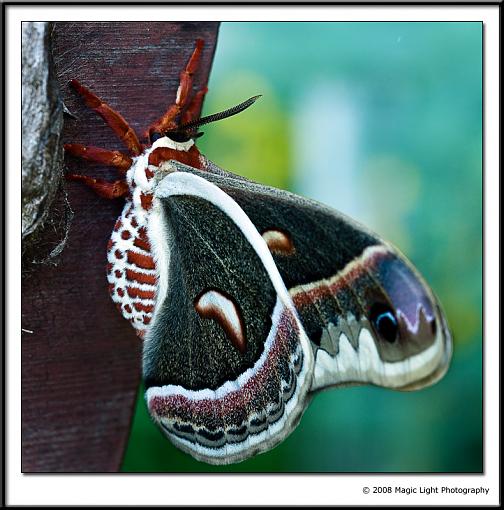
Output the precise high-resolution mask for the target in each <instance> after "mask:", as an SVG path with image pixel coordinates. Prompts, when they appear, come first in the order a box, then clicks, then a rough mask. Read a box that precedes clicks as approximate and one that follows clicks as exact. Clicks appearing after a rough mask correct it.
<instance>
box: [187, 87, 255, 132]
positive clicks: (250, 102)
mask: <svg viewBox="0 0 504 510" xmlns="http://www.w3.org/2000/svg"><path fill="white" fill-rule="evenodd" d="M260 97H261V94H259V95H258V96H253V97H251V98H250V99H247V100H246V101H243V103H240V104H238V105H236V106H233V107H232V108H229V109H227V110H224V111H222V112H218V113H214V114H213V115H208V116H207V117H201V119H197V120H193V121H192V122H188V123H187V124H184V125H183V126H180V127H179V128H178V131H191V130H193V129H195V128H198V127H200V126H203V125H205V124H209V123H210V122H216V121H218V120H222V119H226V118H227V117H231V116H233V115H236V114H237V113H240V112H242V111H243V110H246V109H247V108H248V107H249V106H252V105H253V104H254V103H255V102H256V101H257V100H258V99H259V98H260Z"/></svg>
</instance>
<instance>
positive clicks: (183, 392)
mask: <svg viewBox="0 0 504 510" xmlns="http://www.w3.org/2000/svg"><path fill="white" fill-rule="evenodd" d="M148 228H149V237H150V240H151V244H152V249H153V254H154V257H155V260H156V265H157V268H158V270H159V287H158V297H157V300H156V309H155V311H154V315H153V321H152V324H151V327H150V329H149V331H148V333H147V335H146V338H145V344H144V361H143V368H144V378H145V384H146V387H147V391H146V399H147V404H148V407H149V411H150V413H151V415H152V416H153V418H154V419H155V421H156V422H157V423H158V424H159V425H160V427H161V428H162V429H163V431H164V432H165V433H166V435H167V436H168V437H169V438H170V439H171V440H172V441H173V442H174V443H175V444H176V445H177V446H179V447H180V448H181V449H183V450H185V451H187V452H188V453H190V454H192V455H193V456H194V457H196V458H197V459H199V460H204V461H206V462H210V463H215V464H223V463H230V462H237V461H240V460H243V459H245V458H247V457H249V456H251V455H254V454H255V453H258V452H261V451H264V450H267V449H269V448H272V447H273V446H275V445H276V444H277V443H278V442H280V441H281V440H282V439H283V438H284V437H285V436H286V435H288V434H289V433H290V432H291V431H292V429H293V428H294V427H295V425H296V424H297V422H298V421H299V418H300V417H301V414H302V412H303V410H304V408H305V406H306V404H307V400H308V398H309V397H308V394H309V388H310V385H311V376H312V373H313V353H312V349H311V347H310V343H309V340H308V338H307V336H306V333H305V332H304V329H303V327H302V325H301V323H300V322H299V318H298V316H297V313H296V309H295V307H294V305H293V302H292V299H291V297H290V295H289V293H288V292H287V289H286V288H285V285H284V283H283V281H282V278H281V277H280V275H279V273H278V269H277V268H276V266H275V263H274V261H273V258H272V256H271V254H270V252H269V250H268V249H267V246H266V244H265V243H264V241H263V240H262V238H261V236H260V234H259V233H258V232H257V230H256V229H255V227H254V226H253V224H252V222H251V221H250V219H249V218H248V217H247V215H246V214H245V213H244V212H243V211H242V210H241V209H240V207H239V206H238V205H237V204H236V202H234V201H233V200H232V199H231V198H230V197H229V196H228V195H226V193H224V192H223V191H222V190H220V189H219V188H218V187H216V186H215V185H213V184H211V183H210V182H207V181H206V180H204V179H203V178H202V177H200V176H197V175H193V174H190V173H182V172H175V173H172V174H169V175H168V176H166V177H165V178H164V179H163V180H162V181H161V182H160V183H159V184H158V186H157V189H156V193H155V199H154V201H153V210H152V212H151V215H150V220H149V227H148Z"/></svg>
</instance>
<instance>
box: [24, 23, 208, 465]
mask: <svg viewBox="0 0 504 510" xmlns="http://www.w3.org/2000/svg"><path fill="white" fill-rule="evenodd" d="M217 31H218V23H165V22H164V23H162V22H159V23H110V22H107V23H56V24H55V26H54V33H53V53H54V64H55V68H56V76H57V79H58V81H59V83H60V87H61V93H62V96H63V100H64V102H65V105H66V106H67V108H68V110H69V111H70V112H72V113H73V114H74V115H75V116H76V117H77V118H76V119H72V118H70V117H67V118H66V119H65V127H64V133H63V138H64V142H65V143H67V142H77V143H84V144H90V145H95V146H98V147H104V148H108V149H121V150H122V149H123V147H122V146H121V143H120V141H118V140H117V139H116V137H115V136H114V134H113V133H112V131H111V130H110V129H109V128H108V127H107V126H106V125H105V124H104V122H103V120H102V119H101V118H100V117H99V116H97V115H96V114H94V113H93V112H92V111H90V110H89V109H87V108H86V107H85V106H84V105H83V102H82V100H81V99H80V98H79V97H78V96H77V95H76V94H75V93H74V92H73V91H72V90H71V89H70V87H69V86H68V84H67V82H68V80H70V79H71V78H77V79H78V80H80V81H81V82H82V83H83V84H85V85H86V86H88V87H89V88H91V89H92V90H93V91H94V92H95V93H96V94H97V95H98V96H99V97H101V98H102V99H104V100H106V101H107V102H108V103H109V104H110V105H111V106H112V107H113V108H115V109H117V110H118V111H119V112H120V113H121V114H122V115H123V116H124V117H125V118H126V120H127V121H128V122H129V123H130V124H131V126H132V127H133V128H134V129H135V130H137V132H138V133H139V134H142V135H143V133H144V132H145V130H146V128H147V127H148V125H149V124H150V123H151V122H152V121H153V120H155V119H157V118H158V117H159V116H160V115H161V114H162V113H163V112H164V111H165V108H166V107H167V105H168V104H169V103H171V102H172V101H173V100H174V98H175V94H176V90H177V86H178V76H179V73H180V71H181V70H182V68H183V67H184V65H185V63H186V61H187V59H188V57H189V56H190V54H191V52H192V50H193V48H194V41H195V39H196V38H197V37H201V38H203V39H204V40H205V43H206V44H205V48H204V51H203V56H202V62H201V66H200V69H199V71H198V73H197V74H196V76H195V86H196V88H199V87H200V86H202V85H203V84H205V83H206V82H207V80H208V75H209V72H210V66H211V62H212V58H213V54H214V50H215V43H216V39H217ZM67 165H68V167H69V169H71V171H72V172H75V173H85V174H88V175H93V176H97V177H104V178H108V179H112V178H116V175H115V173H114V170H113V169H111V168H106V167H98V166H96V165H92V164H90V163H88V162H83V161H78V160H70V159H67ZM64 188H66V191H67V193H68V201H69V204H70V206H71V208H72V209H73V211H74V218H73V222H72V225H71V229H70V234H69V237H68V241H67V244H66V246H65V249H64V250H63V252H62V254H61V257H60V261H59V265H58V266H57V267H54V266H52V265H39V266H37V267H36V269H35V270H32V271H31V272H29V273H28V274H27V275H26V276H25V278H24V279H23V283H22V292H23V299H22V327H23V328H24V329H25V330H29V331H32V332H33V333H29V332H23V338H22V424H23V425H22V427H23V430H22V469H23V471H24V472H52V471H58V472H106V471H116V470H118V469H119V467H120V463H121V460H122V456H123V452H124V448H125V445H126V442H127V439H128V433H129V427H130V422H131V417H132V411H133V405H134V402H135V398H136V393H137V387H138V383H139V380H140V371H141V344H140V341H139V339H138V338H137V337H136V336H135V334H134V331H133V329H132V328H131V326H130V325H129V324H128V323H127V322H126V321H125V320H124V319H123V318H122V317H121V316H120V314H119V313H118V312H117V310H116V309H115V307H114V305H113V303H112V301H111V300H110V298H109V296H108V291H107V281H106V277H105V265H106V244H107V241H108V237H109V235H110V233H111V231H112V227H113V225H114V222H115V219H116V217H117V216H118V215H119V213H120V211H121V207H122V201H121V200H117V201H107V200H104V199H101V198H100V197H98V196H97V195H95V194H94V193H93V192H91V191H89V190H88V189H86V188H85V187H84V186H82V185H80V184H79V183H66V184H64Z"/></svg>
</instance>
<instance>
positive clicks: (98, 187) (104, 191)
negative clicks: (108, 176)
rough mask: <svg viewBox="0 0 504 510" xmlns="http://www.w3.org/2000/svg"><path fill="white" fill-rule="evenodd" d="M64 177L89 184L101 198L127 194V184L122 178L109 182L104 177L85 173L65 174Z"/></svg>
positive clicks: (118, 196) (119, 196)
mask: <svg viewBox="0 0 504 510" xmlns="http://www.w3.org/2000/svg"><path fill="white" fill-rule="evenodd" d="M65 178H66V179H67V180H69V181H81V182H83V183H84V184H85V185H86V186H89V187H90V188H91V189H92V190H93V191H95V192H96V193H97V194H98V195H100V196H101V197H103V198H109V199H113V198H121V197H124V196H126V195H127V194H128V192H129V188H128V184H127V183H126V181H125V180H124V179H120V180H118V181H114V182H109V181H106V180H105V179H96V178H94V177H88V176H87V175H77V174H66V175H65Z"/></svg>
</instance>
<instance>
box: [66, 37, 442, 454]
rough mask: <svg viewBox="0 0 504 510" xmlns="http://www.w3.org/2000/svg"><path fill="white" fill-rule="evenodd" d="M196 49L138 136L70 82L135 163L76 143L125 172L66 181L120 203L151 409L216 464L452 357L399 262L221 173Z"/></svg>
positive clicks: (436, 374)
mask: <svg viewBox="0 0 504 510" xmlns="http://www.w3.org/2000/svg"><path fill="white" fill-rule="evenodd" d="M202 49H203V41H201V40H198V41H197V42H196V47H195V50H194V52H193V53H192V55H191V57H190V58H189V61H188V63H187V66H186V68H185V69H184V70H183V72H182V73H181V80H180V86H179V89H178V93H177V99H176V102H175V104H174V105H172V106H171V107H170V108H168V110H167V112H166V113H165V114H164V115H163V116H162V117H161V118H160V119H159V121H157V122H156V123H154V124H153V125H152V126H151V127H150V129H149V131H148V142H147V143H140V141H139V138H138V136H137V135H136V134H135V132H134V131H133V130H132V129H131V128H130V127H129V126H128V124H127V123H126V121H125V120H124V119H123V118H122V117H121V115H120V114H118V113H117V112H115V111H114V110H113V109H112V108H111V107H109V106H108V105H107V104H106V103H104V102H103V101H101V100H100V99H99V98H98V97H96V96H95V95H94V94H93V93H92V92H90V91H89V90H88V89H86V88H85V87H84V86H82V85H81V84H80V83H79V82H77V81H76V80H73V81H72V82H71V83H72V85H73V86H74V88H75V89H76V90H77V92H78V93H79V94H80V95H81V96H82V97H83V98H84V100H85V102H86V104H87V105H88V106H89V107H91V108H92V109H93V110H95V111H96V112H97V113H98V114H100V115H101V116H102V117H103V118H104V119H105V121H106V122H107V123H108V125H109V126H110V127H111V128H112V129H113V130H114V132H115V133H116V134H117V135H118V136H119V137H120V138H121V140H122V141H123V142H124V144H125V145H126V147H127V148H128V150H129V155H126V154H123V153H121V152H119V151H108V150H105V149H100V148H96V147H85V146H83V145H78V144H67V145H66V146H65V149H66V151H67V153H69V154H71V155H74V156H79V157H82V158H85V159H88V160H91V161H95V162H99V163H105V164H109V165H111V166H113V167H116V168H117V170H118V171H119V172H120V174H121V179H119V180H117V181H115V182H107V181H104V180H101V179H94V178H90V177H87V176H82V175H75V174H70V175H67V178H68V179H71V180H79V181H82V182H84V183H85V184H86V185H88V186H90V187H91V188H92V189H94V190H95V191H96V192H97V193H99V194H100V195H102V196H104V197H106V198H116V197H124V198H125V204H124V209H123V212H122V214H121V216H120V217H119V218H118V219H117V222H116V224H115V227H114V230H113V232H112V236H111V238H110V241H109V243H108V248H107V258H108V264H107V278H108V282H109V289H110V295H111V297H112V300H113V301H114V303H115V304H116V305H117V307H118V308H119V310H120V312H121V313H122V315H123V316H124V318H125V319H127V320H128V321H130V322H131V324H132V326H133V327H134V328H135V330H136V332H137V334H138V335H139V336H140V337H142V338H143V342H144V349H143V374H144V380H145V385H146V388H147V390H146V401H147V406H148V408H149V411H150V414H151V416H152V418H153V420H154V421H155V422H156V423H157V424H158V425H159V426H160V428H161V429H162V431H163V432H164V434H166V436H167V437H168V438H169V439H170V440H171V441H172V442H173V443H174V444H175V445H176V446H178V447H179V448H181V449H182V450H184V451H186V452H188V453H190V454H191V455H193V456H194V457H195V458H197V459H199V460H202V461H205V462H209V463H212V464H227V463H232V462H238V461H241V460H244V459H246V458H249V457H251V456H252V455H255V454H257V453H260V452H264V451H266V450H269V449H271V448H273V447H274V446H275V445H277V444H278V443H279V442H280V441H282V440H283V439H284V438H285V437H286V436H287V435H288V434H289V433H290V432H292V430H293V429H294V428H295V427H296V425H297V424H298V422H299V420H300V418H301V415H302V414H303V411H304V410H305V408H306V406H307V405H308V403H309V402H310V400H311V397H312V396H313V395H314V393H315V392H317V391H319V390H321V389H324V388H327V387H330V386H339V385H347V384H364V383H368V384H375V385H379V386H383V387H388V388H393V389H399V390H412V389H418V388H422V387H425V386H427V385H430V384H433V383H434V382H435V381H437V380H438V379H439V378H441V377H442V376H443V374H444V373H445V371H446V369H447V367H448V364H449V360H450V357H451V337H450V332H449V329H448V326H447V323H446V320H445V317H444V315H443V312H442V311H441V308H440V305H439V303H438V301H437V299H436V297H435V296H434V294H433V293H432V291H431V290H430V289H429V287H428V286H427V284H426V283H425V282H424V280H423V279H422V277H421V276H420V275H419V274H418V272H417V271H416V270H415V268H414V267H413V266H412V265H411V264H410V263H409V262H408V261H407V260H406V259H405V257H404V256H403V255H402V254H401V253H400V252H399V251H398V250H397V249H395V248H394V247H392V246H391V245H390V244H388V243H386V242H384V241H383V240H382V239H380V238H379V237H378V236H377V235H375V234H373V233H372V232H370V231H368V230H367V229H365V228H364V227H362V226H361V225H358V224H357V223H355V222H354V221H352V220H351V219H349V218H347V217H345V216H343V215H342V214H340V213H338V212H336V211H334V210H332V209H330V208H328V207H326V206H324V205H322V204H320V203H318V202H315V201H312V200H308V199H306V198H301V197H300V196H297V195H294V194H292V193H289V192H286V191H281V190H279V189H275V188H271V187H267V186H263V185H261V184H257V183H255V182H251V181H249V180H247V179H244V178H242V177H239V176H237V175H234V174H232V173H230V172H227V171H225V170H222V169H221V168H219V167H217V166H216V165H215V164H213V163H212V162H211V161H209V160H208V159H207V158H205V156H203V155H202V154H201V153H200V152H199V151H198V149H197V147H196V144H195V140H196V138H197V137H198V136H199V133H198V132H197V131H198V127H199V126H201V125H203V124H206V123H208V122H213V121H215V120H220V119H222V118H225V117H228V116H230V115H233V114H235V113H238V112H239V111H242V110H244V109H245V108H247V107H248V106H250V105H251V104H252V103H253V102H254V100H255V99H256V98H251V99H250V100H248V101H245V102H244V103H242V104H241V105H238V106H236V107H234V108H231V109H230V110H226V111H225V112H222V113H219V114H215V115H211V116H209V117H203V118H199V116H198V113H197V112H199V110H200V107H201V103H202V101H203V97H204V94H205V93H206V89H203V90H200V91H199V92H197V93H196V94H194V95H193V94H192V85H193V82H192V75H193V73H194V72H195V70H196V69H197V66H198V61H199V58H200V55H201V52H202Z"/></svg>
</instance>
